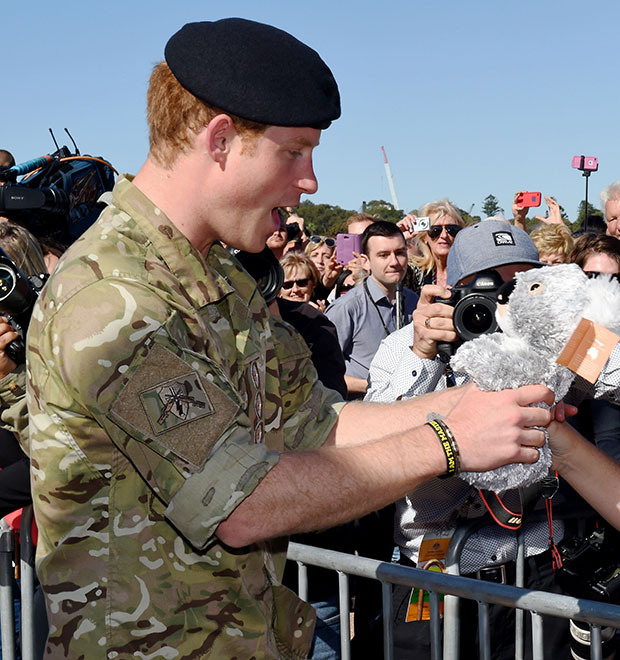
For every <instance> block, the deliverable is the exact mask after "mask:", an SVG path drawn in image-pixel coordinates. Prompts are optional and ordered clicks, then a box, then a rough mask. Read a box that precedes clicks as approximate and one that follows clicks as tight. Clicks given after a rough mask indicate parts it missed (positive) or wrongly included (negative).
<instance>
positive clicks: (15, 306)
mask: <svg viewBox="0 0 620 660" xmlns="http://www.w3.org/2000/svg"><path fill="white" fill-rule="evenodd" d="M48 277H49V275H48V274H47V273H41V274H40V275H30V276H29V277H28V276H26V275H24V273H23V272H22V271H21V270H20V269H19V268H18V266H17V265H16V264H15V262H14V261H13V260H12V259H11V258H10V257H9V255H8V254H7V253H6V252H5V251H4V250H3V249H2V248H0V314H3V315H5V316H7V317H9V321H10V323H11V325H12V326H13V328H14V329H15V332H17V333H18V334H19V335H20V337H19V338H18V339H14V340H13V341H12V342H11V343H10V344H9V345H8V346H7V347H6V348H5V349H4V352H5V353H6V354H7V356H8V357H10V358H11V360H13V362H15V364H22V363H23V362H24V360H25V359H26V346H25V343H24V341H25V339H26V331H27V330H28V324H29V323H30V317H31V315H32V309H33V307H34V304H35V302H36V301H37V298H38V297H39V293H40V292H41V289H42V288H43V285H44V284H45V282H46V280H47V278H48Z"/></svg>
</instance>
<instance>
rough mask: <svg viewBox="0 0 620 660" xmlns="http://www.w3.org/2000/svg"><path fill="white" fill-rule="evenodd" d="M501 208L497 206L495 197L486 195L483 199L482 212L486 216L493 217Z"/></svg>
mask: <svg viewBox="0 0 620 660" xmlns="http://www.w3.org/2000/svg"><path fill="white" fill-rule="evenodd" d="M501 208H502V207H501V206H500V205H499V202H498V201H497V197H495V195H487V196H486V197H485V198H484V202H482V210H483V211H484V213H485V215H487V216H493V215H495V214H496V213H497V212H498V211H500V210H501Z"/></svg>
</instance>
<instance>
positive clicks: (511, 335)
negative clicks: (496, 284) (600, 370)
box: [450, 264, 620, 493]
mask: <svg viewBox="0 0 620 660" xmlns="http://www.w3.org/2000/svg"><path fill="white" fill-rule="evenodd" d="M582 317H585V318H587V319H590V320H592V321H595V322H596V323H598V324H600V325H602V326H604V327H605V328H608V329H609V330H611V331H612V332H615V333H616V334H620V283H619V282H618V281H617V280H616V279H612V278H609V277H597V278H594V279H588V277H587V276H586V275H585V274H584V273H583V271H582V270H581V269H580V268H579V266H576V265H575V264H565V265H561V266H547V267H545V268H538V269H533V270H529V271H527V272H525V273H518V274H517V276H516V286H515V288H514V290H513V292H512V293H511V294H510V298H509V299H508V303H507V304H506V305H498V308H497V313H496V318H497V322H498V324H499V326H500V328H501V329H502V331H503V332H496V333H493V334H490V335H483V336H481V337H478V338H476V339H473V340H471V341H468V342H466V343H465V344H463V345H462V346H461V347H460V348H459V349H458V350H457V351H456V353H455V355H454V357H453V358H452V360H451V363H450V364H451V366H452V368H453V369H454V371H455V372H456V371H459V372H463V373H466V374H468V375H469V376H470V377H471V378H472V379H473V380H474V381H475V383H476V384H477V385H478V387H479V388H480V389H482V390H495V391H497V390H502V389H508V388H515V387H519V386H521V385H529V384H534V383H540V384H542V385H546V386H547V387H548V388H549V389H550V390H551V391H552V392H554V394H555V400H556V402H558V401H561V400H562V399H563V397H564V396H565V395H566V393H567V392H568V390H569V388H570V385H571V383H572V382H573V379H574V377H575V375H574V374H573V372H572V371H570V370H569V369H567V368H566V367H563V366H560V365H558V364H557V363H556V358H557V357H558V356H559V355H560V353H561V352H562V349H563V348H564V346H565V345H566V343H567V341H568V339H569V338H570V337H571V335H572V334H573V331H574V330H575V328H576V327H577V324H578V323H579V321H580V320H581V318H582ZM539 452H540V458H539V459H538V461H537V462H536V463H533V464H529V463H513V464H511V465H505V466H503V467H500V468H497V469H495V470H490V471H489V472H463V473H462V474H461V475H460V476H461V478H463V479H464V480H465V481H467V482H468V483H470V484H472V485H473V486H476V487H478V488H484V489H487V490H493V491H495V492H498V493H501V492H503V491H505V490H508V489H510V488H517V487H522V486H527V485H529V484H532V483H535V482H537V481H540V480H541V479H542V478H543V477H544V476H545V475H546V474H547V473H548V470H549V467H550V466H551V450H550V449H549V446H548V443H547V442H545V445H544V446H543V447H542V448H541V449H540V450H539Z"/></svg>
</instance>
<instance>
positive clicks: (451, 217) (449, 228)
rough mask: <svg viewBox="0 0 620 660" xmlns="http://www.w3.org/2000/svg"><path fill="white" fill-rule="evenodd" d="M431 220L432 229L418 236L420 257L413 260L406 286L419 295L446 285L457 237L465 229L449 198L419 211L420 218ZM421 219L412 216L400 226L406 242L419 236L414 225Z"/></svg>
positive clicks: (405, 282)
mask: <svg viewBox="0 0 620 660" xmlns="http://www.w3.org/2000/svg"><path fill="white" fill-rule="evenodd" d="M423 216H428V217H430V219H431V226H430V227H429V229H428V231H422V232H418V234H417V243H418V249H419V252H420V254H419V255H416V256H413V257H410V258H409V265H410V267H411V268H410V269H409V271H408V272H407V275H406V277H405V280H404V282H403V285H404V286H406V287H407V288H409V289H412V290H413V291H415V292H416V293H417V294H419V293H420V289H421V288H422V287H423V286H424V285H425V284H440V285H441V286H445V285H446V279H447V271H446V265H447V262H448V252H450V248H451V247H452V243H454V237H455V236H456V235H457V234H458V232H459V231H461V229H463V227H464V226H465V222H464V220H463V218H462V217H461V214H460V212H459V210H458V209H457V208H456V206H454V204H452V203H451V202H450V201H449V200H448V198H447V197H446V198H444V199H440V200H437V201H435V202H428V203H427V204H424V206H423V207H422V208H421V209H420V211H419V217H423ZM416 217H417V216H415V215H408V216H406V217H405V218H403V220H401V221H400V222H398V223H397V224H398V226H399V227H400V228H401V229H402V230H403V232H404V233H405V238H406V239H410V238H412V237H413V236H415V234H414V232H413V222H414V220H415V219H416Z"/></svg>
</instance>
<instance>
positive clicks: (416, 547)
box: [365, 220, 568, 659]
mask: <svg viewBox="0 0 620 660" xmlns="http://www.w3.org/2000/svg"><path fill="white" fill-rule="evenodd" d="M538 265H540V264H539V261H538V253H537V251H536V248H535V246H534V244H533V243H532V241H531V239H530V238H529V237H528V235H527V234H526V233H525V232H524V231H522V230H521V229H519V228H516V227H513V226H511V225H509V224H508V223H506V222H502V221H496V220H487V221H484V222H481V223H478V224H476V225H473V226H470V227H467V228H465V229H463V230H462V231H461V232H459V234H458V235H457V236H456V238H455V240H454V245H453V246H452V249H451V250H450V253H449V255H448V261H447V284H448V287H457V288H460V287H464V288H465V287H467V285H468V284H471V281H472V279H474V277H475V276H476V274H478V273H480V272H481V271H488V270H492V271H494V272H495V273H497V274H498V275H499V276H500V278H501V280H502V281H504V282H506V281H509V280H510V279H512V278H513V277H514V275H515V273H517V272H520V271H524V270H528V269H529V268H532V267H535V266H538ZM450 293H451V292H450V289H449V288H447V287H443V286H438V285H434V284H431V285H426V286H424V287H423V288H422V291H421V295H420V302H419V303H418V306H417V308H416V310H415V311H414V313H413V321H412V323H411V324H410V325H408V326H406V327H404V328H402V329H401V330H399V331H397V332H395V333H393V334H392V335H390V336H389V337H388V338H386V339H385V340H384V341H383V343H382V344H381V346H380V348H379V350H378V351H377V354H376V355H375V358H374V360H373V362H372V364H371V367H370V375H369V388H368V393H367V395H366V399H365V400H366V401H381V402H388V401H395V400H397V399H407V398H410V397H416V396H419V395H421V394H425V393H426V392H431V391H434V390H439V389H443V388H445V387H446V386H448V387H449V386H450V385H454V384H457V385H458V384H461V383H463V382H464V380H465V378H466V377H465V375H464V374H458V373H457V374H453V373H452V371H451V370H450V368H449V366H447V365H446V364H445V362H444V361H442V360H441V359H440V357H439V356H438V343H439V342H455V341H456V340H457V339H458V337H457V333H456V332H455V329H454V325H453V313H454V309H455V308H454V307H453V306H451V305H447V304H444V303H443V302H442V301H441V300H440V299H442V298H449V297H450ZM462 293H463V294H466V293H467V289H466V288H465V289H464V291H462ZM491 295H492V294H491ZM436 299H437V300H436ZM513 496H514V498H513ZM508 498H509V501H510V504H515V503H516V505H517V506H518V503H519V501H518V497H516V493H515V492H514V491H509V495H508ZM513 500H514V501H513ZM512 510H518V509H512ZM484 512H485V508H484V505H483V503H482V501H481V499H480V497H479V496H478V495H477V494H476V491H475V490H474V489H473V488H472V487H471V486H469V485H468V484H467V483H466V482H464V481H462V480H460V479H458V478H449V479H446V480H438V479H434V480H432V481H431V482H429V483H427V484H425V485H423V486H422V487H420V488H419V489H417V490H416V491H413V492H412V493H410V494H409V495H407V496H406V497H405V498H404V499H402V500H400V501H398V502H397V503H396V524H395V529H396V532H395V541H396V543H397V545H398V546H399V547H400V556H401V559H400V561H401V563H402V564H404V565H407V566H412V565H414V566H415V565H418V564H421V565H424V563H425V560H426V559H428V557H425V556H424V549H423V548H422V544H423V541H425V540H428V539H432V538H435V539H440V538H443V539H449V538H450V537H451V534H452V533H453V531H454V529H455V527H456V525H457V524H458V521H459V520H462V519H466V518H475V517H479V516H481V515H482V514H483V513H484ZM523 531H524V534H525V543H526V555H527V559H526V577H525V584H526V586H527V587H530V588H537V589H542V590H546V591H553V590H555V587H554V580H553V571H552V562H551V554H550V552H549V551H548V549H547V548H548V537H549V533H548V527H547V523H546V522H540V523H531V524H528V523H527V522H526V523H525V524H524V527H523ZM554 534H555V539H556V540H559V539H560V538H561V536H562V526H561V524H557V523H554ZM446 549H447V547H446ZM516 550H517V540H516V532H514V531H510V530H507V529H503V528H502V527H500V526H499V525H495V524H494V523H493V524H491V525H487V526H485V527H483V528H481V529H480V530H479V531H478V532H476V533H474V534H473V535H472V536H471V537H470V538H469V540H468V541H467V543H466V544H465V548H464V550H463V554H462V557H461V573H462V574H464V575H466V576H468V577H477V578H479V579H482V580H489V581H493V582H498V581H499V582H502V583H511V584H512V583H513V581H514V577H515V561H514V560H515V558H516ZM444 557H445V551H444ZM410 596H411V588H408V587H402V586H399V585H396V586H395V587H394V589H393V594H392V598H393V614H394V619H393V630H394V645H395V658H406V657H411V656H412V655H413V656H415V657H416V658H418V657H419V658H424V657H427V656H428V657H430V635H429V630H430V628H429V622H428V621H427V620H421V621H416V620H413V621H409V622H406V618H407V614H408V612H409V603H410ZM409 618H411V617H409ZM413 618H414V619H415V618H416V617H413ZM475 618H476V613H475V603H471V602H470V601H466V600H463V601H461V621H462V622H461V637H462V639H461V652H462V654H463V655H462V657H474V656H475V655H476V652H477V647H476V646H475V644H476V639H475V635H476V630H477V626H476V625H475ZM469 624H471V625H469ZM513 625H514V623H513V615H512V613H510V612H509V611H508V610H506V609H505V608H500V607H497V606H491V648H492V650H493V651H494V655H493V657H494V658H506V659H508V658H513V657H514V632H513V630H514V628H513ZM544 625H545V653H546V654H547V655H546V657H549V658H557V657H560V654H561V653H562V652H564V651H565V650H566V646H565V644H566V642H567V641H568V626H567V624H566V622H564V621H562V620H558V619H552V618H551V617H545V622H544ZM529 646H531V645H530V644H528V643H527V640H526V648H527V649H528V652H530V653H531V648H528V647H529Z"/></svg>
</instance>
